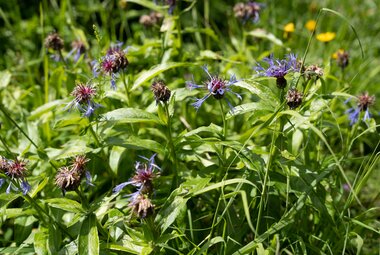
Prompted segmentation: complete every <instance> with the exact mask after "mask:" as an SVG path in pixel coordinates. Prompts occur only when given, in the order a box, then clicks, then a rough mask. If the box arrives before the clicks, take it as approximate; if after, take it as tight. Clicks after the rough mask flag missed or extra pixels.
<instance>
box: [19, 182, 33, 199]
mask: <svg viewBox="0 0 380 255" xmlns="http://www.w3.org/2000/svg"><path fill="white" fill-rule="evenodd" d="M20 186H21V190H22V194H24V196H25V195H26V193H28V192H29V190H30V189H31V186H30V184H29V183H28V181H26V180H23V181H22V182H21V185H20Z"/></svg>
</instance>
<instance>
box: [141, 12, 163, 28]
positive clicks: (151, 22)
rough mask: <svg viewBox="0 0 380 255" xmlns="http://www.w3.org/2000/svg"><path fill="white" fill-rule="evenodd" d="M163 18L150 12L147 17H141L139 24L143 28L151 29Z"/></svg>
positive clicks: (157, 13) (159, 14) (156, 13)
mask: <svg viewBox="0 0 380 255" xmlns="http://www.w3.org/2000/svg"><path fill="white" fill-rule="evenodd" d="M163 17H164V16H163V15H162V14H161V13H159V12H151V13H150V14H149V15H142V16H141V17H140V20H139V22H140V24H142V25H144V26H145V27H153V26H155V25H158V23H159V22H160V21H161V20H162V19H163Z"/></svg>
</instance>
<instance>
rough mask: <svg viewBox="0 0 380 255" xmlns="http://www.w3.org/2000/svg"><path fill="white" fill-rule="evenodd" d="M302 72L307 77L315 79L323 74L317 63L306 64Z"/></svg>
mask: <svg viewBox="0 0 380 255" xmlns="http://www.w3.org/2000/svg"><path fill="white" fill-rule="evenodd" d="M304 74H305V76H306V78H307V79H311V78H313V77H314V78H315V79H316V80H317V79H319V78H321V77H322V76H323V74H324V73H323V69H322V68H321V67H319V66H317V65H310V66H307V67H306V69H305V71H304Z"/></svg>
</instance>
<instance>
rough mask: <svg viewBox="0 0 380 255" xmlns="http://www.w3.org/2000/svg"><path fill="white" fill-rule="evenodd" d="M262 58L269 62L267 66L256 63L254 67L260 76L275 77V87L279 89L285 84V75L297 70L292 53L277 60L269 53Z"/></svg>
mask: <svg viewBox="0 0 380 255" xmlns="http://www.w3.org/2000/svg"><path fill="white" fill-rule="evenodd" d="M263 60H264V61H265V62H267V63H268V64H269V66H268V68H264V67H263V66H262V65H261V64H259V63H258V64H257V66H256V67H255V68H254V69H255V70H256V72H257V73H258V74H259V75H260V76H266V77H274V78H276V83H277V87H278V88H280V89H283V88H285V86H286V79H285V75H287V74H288V73H289V72H299V67H298V66H297V56H296V55H294V54H292V53H290V54H289V55H286V59H281V60H279V59H276V58H274V57H273V54H271V55H270V56H269V58H264V59H263Z"/></svg>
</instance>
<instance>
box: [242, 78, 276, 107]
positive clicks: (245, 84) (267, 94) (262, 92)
mask: <svg viewBox="0 0 380 255" xmlns="http://www.w3.org/2000/svg"><path fill="white" fill-rule="evenodd" d="M262 79H264V80H265V79H268V78H267V77H264V78H257V79H256V80H244V81H239V82H237V83H235V86H238V87H241V88H244V89H247V90H249V91H250V92H251V93H252V94H255V95H256V96H258V97H259V98H260V99H261V100H262V102H263V103H264V104H265V105H271V106H272V107H273V108H277V107H278V106H279V105H280V102H279V100H278V96H277V95H276V94H275V93H274V92H273V91H272V90H271V89H270V88H269V87H268V86H267V85H266V84H261V83H260V82H258V81H261V80H262ZM270 79H271V78H270Z"/></svg>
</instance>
